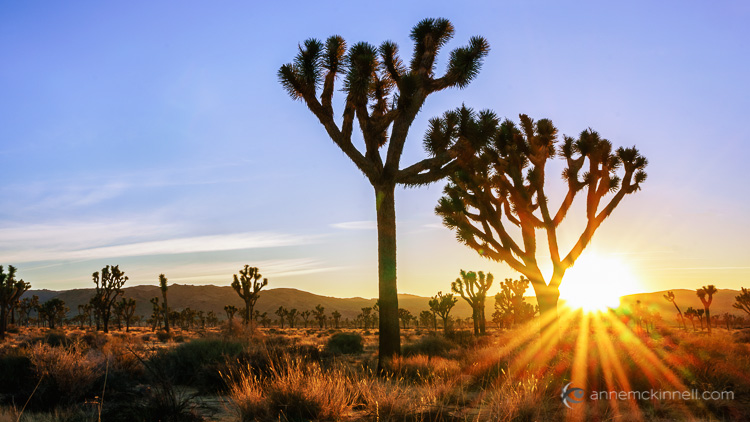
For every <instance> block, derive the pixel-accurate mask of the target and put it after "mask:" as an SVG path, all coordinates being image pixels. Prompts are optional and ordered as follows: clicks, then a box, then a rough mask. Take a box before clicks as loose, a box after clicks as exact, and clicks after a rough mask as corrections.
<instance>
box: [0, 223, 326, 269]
mask: <svg viewBox="0 0 750 422" xmlns="http://www.w3.org/2000/svg"><path fill="white" fill-rule="evenodd" d="M173 232H174V227H173V226H161V225H148V224H146V225H140V224H137V223H135V222H130V223H107V222H99V223H78V224H71V225H58V226H47V225H34V226H16V227H7V228H0V262H11V263H20V262H40V261H81V260H90V259H99V258H110V257H125V256H144V255H174V254H185V253H194V252H216V251H229V250H241V249H254V248H272V247H281V246H292V245H301V244H306V243H310V242H312V241H314V239H315V236H299V235H292V234H285V233H274V232H245V233H232V234H216V235H203V236H182V237H180V236H175V235H174V234H173Z"/></svg>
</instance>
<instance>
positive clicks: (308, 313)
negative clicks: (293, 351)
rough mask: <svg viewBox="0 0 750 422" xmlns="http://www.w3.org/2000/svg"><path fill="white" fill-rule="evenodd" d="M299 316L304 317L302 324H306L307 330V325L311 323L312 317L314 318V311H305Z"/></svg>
mask: <svg viewBox="0 0 750 422" xmlns="http://www.w3.org/2000/svg"><path fill="white" fill-rule="evenodd" d="M299 316H301V317H302V322H303V323H304V324H305V328H307V323H308V322H310V317H311V316H312V311H310V310H305V311H302V312H300V313H299Z"/></svg>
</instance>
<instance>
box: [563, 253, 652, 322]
mask: <svg viewBox="0 0 750 422" xmlns="http://www.w3.org/2000/svg"><path fill="white" fill-rule="evenodd" d="M639 290H640V289H639V283H638V281H637V280H636V278H635V277H634V276H633V274H632V272H631V271H630V269H629V268H628V266H627V265H626V264H625V263H624V262H623V261H622V260H621V259H618V258H616V257H611V256H602V255H599V254H597V253H596V252H591V253H584V254H582V255H581V257H580V258H579V259H578V261H577V262H576V264H575V265H574V266H573V267H571V268H570V269H569V270H568V271H567V272H566V273H565V277H564V278H563V281H562V283H561V285H560V299H561V300H564V301H565V304H566V305H567V306H568V307H570V308H572V309H583V310H584V311H589V312H591V311H604V310H606V309H607V308H616V307H618V306H619V305H620V296H623V295H627V294H632V293H636V292H638V291H639Z"/></svg>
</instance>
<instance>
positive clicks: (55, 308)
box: [39, 297, 69, 330]
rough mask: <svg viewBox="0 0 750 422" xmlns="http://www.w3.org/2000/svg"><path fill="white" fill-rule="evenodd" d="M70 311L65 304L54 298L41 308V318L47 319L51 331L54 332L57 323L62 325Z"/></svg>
mask: <svg viewBox="0 0 750 422" xmlns="http://www.w3.org/2000/svg"><path fill="white" fill-rule="evenodd" d="M68 311H69V309H68V307H67V306H65V302H64V301H63V300H62V299H60V298H57V297H54V298H52V299H50V300H48V301H46V302H44V303H43V304H42V305H41V306H40V307H39V317H40V318H43V319H46V320H47V323H48V324H49V328H50V330H54V329H55V325H56V323H57V322H60V323H62V320H63V318H65V314H66V313H67V312H68Z"/></svg>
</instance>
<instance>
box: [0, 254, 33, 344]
mask: <svg viewBox="0 0 750 422" xmlns="http://www.w3.org/2000/svg"><path fill="white" fill-rule="evenodd" d="M30 288H31V284H29V283H27V282H25V281H23V280H16V267H14V266H12V265H8V272H7V273H6V272H5V270H4V268H3V266H2V265H0V340H2V339H4V338H5V330H6V329H7V325H8V314H9V313H13V308H14V307H15V306H16V302H18V300H19V299H20V298H21V295H22V294H24V292H26V291H27V290H29V289H30Z"/></svg>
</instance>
